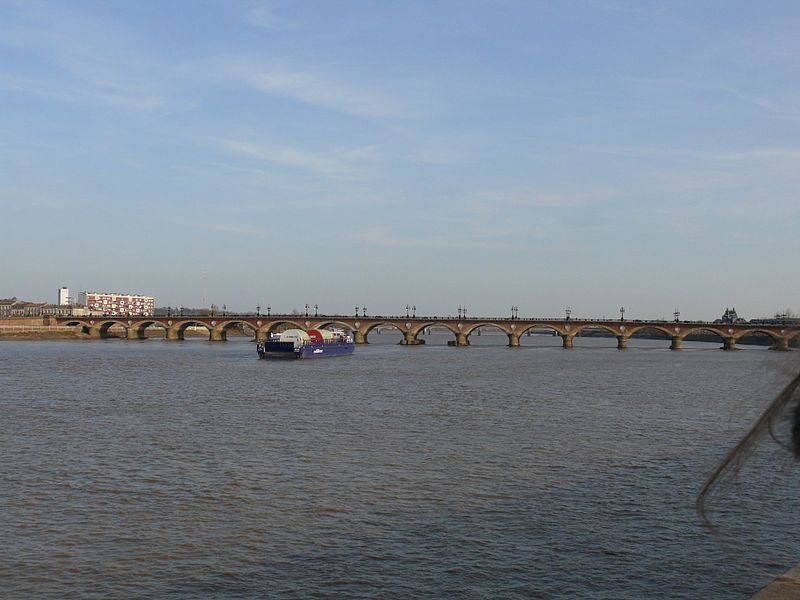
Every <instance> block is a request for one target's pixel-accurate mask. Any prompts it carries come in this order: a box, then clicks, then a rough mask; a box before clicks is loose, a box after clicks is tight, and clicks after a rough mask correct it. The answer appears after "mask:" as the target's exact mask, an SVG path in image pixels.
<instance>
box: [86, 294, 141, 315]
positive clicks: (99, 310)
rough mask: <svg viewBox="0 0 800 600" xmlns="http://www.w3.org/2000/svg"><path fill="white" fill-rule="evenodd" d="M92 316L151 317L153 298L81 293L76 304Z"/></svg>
mask: <svg viewBox="0 0 800 600" xmlns="http://www.w3.org/2000/svg"><path fill="white" fill-rule="evenodd" d="M78 303H79V304H82V305H84V306H86V308H88V309H89V310H90V311H91V313H92V314H103V315H110V316H112V317H124V316H126V315H137V316H138V315H141V316H146V317H150V316H153V309H154V308H155V304H156V301H155V298H154V297H153V296H142V295H140V294H118V293H110V292H81V294H80V300H79V302H78Z"/></svg>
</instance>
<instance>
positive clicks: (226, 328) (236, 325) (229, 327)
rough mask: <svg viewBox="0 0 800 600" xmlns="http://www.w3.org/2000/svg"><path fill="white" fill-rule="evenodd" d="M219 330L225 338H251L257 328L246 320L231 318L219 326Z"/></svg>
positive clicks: (256, 331)
mask: <svg viewBox="0 0 800 600" xmlns="http://www.w3.org/2000/svg"><path fill="white" fill-rule="evenodd" d="M221 331H222V335H223V337H224V338H225V339H231V338H244V339H247V340H253V339H255V337H256V334H257V333H258V328H257V327H255V326H254V325H251V324H250V323H248V322H247V321H237V320H231V321H228V322H227V323H225V324H224V325H223V326H222V327H221Z"/></svg>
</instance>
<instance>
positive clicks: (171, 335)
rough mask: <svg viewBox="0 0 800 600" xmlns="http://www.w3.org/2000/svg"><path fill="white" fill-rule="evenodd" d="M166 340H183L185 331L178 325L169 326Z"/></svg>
mask: <svg viewBox="0 0 800 600" xmlns="http://www.w3.org/2000/svg"><path fill="white" fill-rule="evenodd" d="M164 339H166V340H182V339H183V332H181V330H180V329H178V328H177V327H168V328H167V334H166V336H164Z"/></svg>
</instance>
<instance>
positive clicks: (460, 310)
mask: <svg viewBox="0 0 800 600" xmlns="http://www.w3.org/2000/svg"><path fill="white" fill-rule="evenodd" d="M461 313H462V309H461V305H460V304H459V305H458V320H459V321H460V320H461Z"/></svg>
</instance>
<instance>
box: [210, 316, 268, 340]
mask: <svg viewBox="0 0 800 600" xmlns="http://www.w3.org/2000/svg"><path fill="white" fill-rule="evenodd" d="M237 326H239V327H241V329H242V332H244V329H245V328H247V329H249V330H250V331H251V332H252V334H253V337H255V336H256V335H257V334H258V327H257V326H255V325H253V324H252V323H248V322H247V321H243V320H241V319H229V320H227V321H223V322H221V323H218V324H217V326H216V327H215V328H214V329H215V330H216V331H217V332H218V333H219V334H220V335H221V336H222V338H223V339H225V338H226V336H227V335H228V332H229V331H230V330H231V329H233V328H234V327H237Z"/></svg>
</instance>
